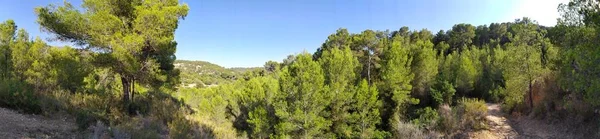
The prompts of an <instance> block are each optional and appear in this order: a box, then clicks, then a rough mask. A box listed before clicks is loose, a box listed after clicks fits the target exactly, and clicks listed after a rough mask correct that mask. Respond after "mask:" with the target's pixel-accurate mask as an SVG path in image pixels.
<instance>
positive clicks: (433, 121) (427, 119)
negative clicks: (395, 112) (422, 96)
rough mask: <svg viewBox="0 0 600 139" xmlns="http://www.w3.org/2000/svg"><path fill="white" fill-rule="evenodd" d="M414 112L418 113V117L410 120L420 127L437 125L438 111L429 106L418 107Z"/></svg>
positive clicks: (429, 127)
mask: <svg viewBox="0 0 600 139" xmlns="http://www.w3.org/2000/svg"><path fill="white" fill-rule="evenodd" d="M416 113H417V115H419V118H417V119H413V120H412V121H411V122H412V124H414V125H416V126H418V127H421V128H425V129H433V128H434V127H436V126H437V122H438V120H439V119H440V117H439V115H438V113H437V112H436V111H435V110H434V109H432V108H431V107H425V108H423V109H418V110H417V111H416Z"/></svg>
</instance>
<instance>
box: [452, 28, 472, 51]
mask: <svg viewBox="0 0 600 139" xmlns="http://www.w3.org/2000/svg"><path fill="white" fill-rule="evenodd" d="M448 34H449V40H448V44H450V49H451V50H452V51H458V52H462V51H463V50H466V49H468V48H469V47H471V44H472V43H473V38H475V27H474V26H473V25H471V24H456V25H454V26H452V30H450V31H449V33H448Z"/></svg>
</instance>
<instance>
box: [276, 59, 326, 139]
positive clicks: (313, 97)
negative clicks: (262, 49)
mask: <svg viewBox="0 0 600 139" xmlns="http://www.w3.org/2000/svg"><path fill="white" fill-rule="evenodd" d="M324 83H325V79H324V76H323V71H322V69H321V67H320V66H319V64H318V63H317V62H316V61H313V60H312V56H311V55H310V54H307V53H303V54H300V55H298V56H297V57H296V60H295V61H294V62H293V63H292V65H290V67H289V68H284V69H283V70H282V75H281V78H280V84H281V91H282V92H281V93H280V94H281V95H279V96H278V97H277V101H276V103H275V111H276V112H275V114H276V115H277V116H278V117H279V118H280V120H281V122H280V123H278V124H277V125H276V126H275V129H276V132H277V136H279V137H294V138H306V137H326V136H328V135H327V133H326V130H327V128H328V127H329V126H330V125H331V121H329V120H328V119H325V116H326V115H325V114H326V113H325V111H324V110H325V108H326V106H327V105H329V103H330V98H329V97H328V96H327V92H325V91H327V89H326V88H327V87H324V86H325V84H324Z"/></svg>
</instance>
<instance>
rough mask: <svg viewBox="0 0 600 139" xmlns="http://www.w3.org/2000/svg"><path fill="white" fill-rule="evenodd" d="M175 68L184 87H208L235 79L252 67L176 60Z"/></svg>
mask: <svg viewBox="0 0 600 139" xmlns="http://www.w3.org/2000/svg"><path fill="white" fill-rule="evenodd" d="M173 65H175V68H177V69H179V70H181V76H180V77H181V82H182V85H183V86H184V87H210V86H216V85H218V84H222V83H228V82H231V81H233V80H236V79H237V78H238V77H239V76H241V75H242V74H243V73H244V72H246V71H252V70H256V69H261V68H258V67H254V68H237V67H236V68H225V67H222V66H219V65H217V64H213V63H210V62H206V61H191V60H176V61H175V63H174V64H173Z"/></svg>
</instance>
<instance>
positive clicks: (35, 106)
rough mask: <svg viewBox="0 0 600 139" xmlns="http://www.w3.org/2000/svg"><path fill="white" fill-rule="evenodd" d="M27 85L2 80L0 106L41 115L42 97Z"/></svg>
mask: <svg viewBox="0 0 600 139" xmlns="http://www.w3.org/2000/svg"><path fill="white" fill-rule="evenodd" d="M30 88H31V86H29V85H28V84H26V83H23V82H19V81H16V80H7V79H5V80H0V106H3V107H10V108H15V109H19V110H23V111H24V112H27V113H41V112H42V109H41V106H40V96H39V95H38V94H36V93H35V92H34V91H33V90H31V89H30Z"/></svg>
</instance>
